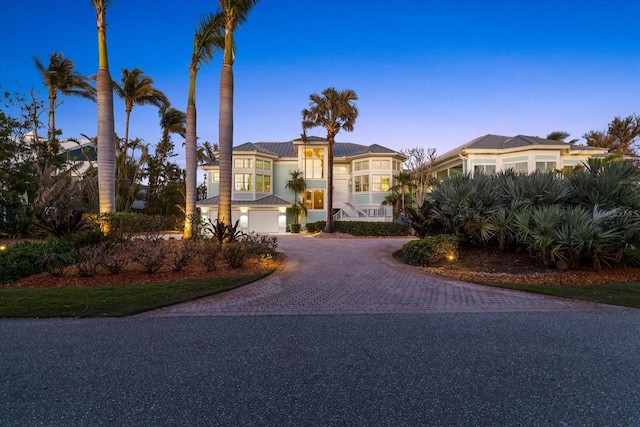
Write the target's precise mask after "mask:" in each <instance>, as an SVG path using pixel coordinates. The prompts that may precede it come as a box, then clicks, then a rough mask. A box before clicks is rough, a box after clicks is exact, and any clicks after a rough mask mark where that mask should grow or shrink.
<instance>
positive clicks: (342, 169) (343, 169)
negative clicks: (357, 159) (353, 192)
mask: <svg viewBox="0 0 640 427" xmlns="http://www.w3.org/2000/svg"><path fill="white" fill-rule="evenodd" d="M348 173H349V171H348V168H347V166H344V165H340V166H334V167H333V174H334V175H346V174H348Z"/></svg>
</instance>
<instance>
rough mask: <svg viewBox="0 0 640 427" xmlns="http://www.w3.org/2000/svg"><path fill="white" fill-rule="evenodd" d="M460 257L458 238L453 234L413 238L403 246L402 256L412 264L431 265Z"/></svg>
mask: <svg viewBox="0 0 640 427" xmlns="http://www.w3.org/2000/svg"><path fill="white" fill-rule="evenodd" d="M449 256H453V257H454V258H458V238H457V237H456V236H455V235H453V234H437V235H435V236H427V237H425V238H423V239H420V240H412V241H410V242H407V243H405V244H404V245H403V246H402V257H403V258H404V260H405V261H406V262H407V263H408V264H411V265H420V266H430V265H435V264H440V263H443V262H445V261H447V259H448V257H449Z"/></svg>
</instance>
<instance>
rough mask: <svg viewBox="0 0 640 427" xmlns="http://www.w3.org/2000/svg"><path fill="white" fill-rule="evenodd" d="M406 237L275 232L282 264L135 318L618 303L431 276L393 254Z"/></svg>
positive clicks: (597, 307)
mask: <svg viewBox="0 0 640 427" xmlns="http://www.w3.org/2000/svg"><path fill="white" fill-rule="evenodd" d="M409 240H410V239H409V238H354V239H338V238H335V239H334V238H315V237H312V236H309V235H304V234H303V235H283V236H278V250H279V251H281V252H283V253H284V254H285V256H286V262H285V265H284V267H283V268H282V269H281V270H279V271H278V272H276V273H274V274H271V275H270V276H268V277H266V278H264V279H261V280H259V281H256V282H254V283H251V284H248V285H245V286H243V287H241V288H237V289H235V290H232V291H228V292H223V293H220V294H216V295H212V296H209V297H205V298H201V299H198V300H195V301H190V302H187V303H183V304H178V305H174V306H170V307H165V308H161V309H158V310H154V311H150V312H147V313H142V314H140V315H139V316H141V317H176V316H251V315H319V314H403V313H406V314H409V313H464V312H467V313H481V312H542V311H546V312H552V311H617V310H626V309H625V308H622V307H615V306H609V305H605V304H597V303H591V302H585V301H578V300H570V299H564V298H555V297H549V296H544V295H538V294H531V293H526V292H520V291H513V290H508V289H500V288H494V287H490V286H483V285H477V284H472V283H467V282H461V281H456V280H450V279H445V278H441V277H438V276H434V275H431V274H428V273H425V272H424V271H422V270H420V269H418V268H416V267H412V266H408V265H406V264H403V263H401V262H399V261H398V260H396V259H395V258H393V255H392V254H393V252H394V251H396V250H398V249H400V248H401V247H402V245H403V244H404V243H406V242H407V241H409Z"/></svg>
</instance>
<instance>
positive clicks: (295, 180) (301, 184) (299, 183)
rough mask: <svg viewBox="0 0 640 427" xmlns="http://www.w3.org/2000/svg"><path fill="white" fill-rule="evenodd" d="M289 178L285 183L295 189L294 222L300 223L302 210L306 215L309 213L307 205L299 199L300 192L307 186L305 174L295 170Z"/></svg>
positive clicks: (285, 185)
mask: <svg viewBox="0 0 640 427" xmlns="http://www.w3.org/2000/svg"><path fill="white" fill-rule="evenodd" d="M289 177H290V178H289V180H288V181H287V182H286V183H285V184H284V187H285V188H288V189H289V190H291V191H293V203H292V204H291V209H292V210H293V215H294V217H293V223H294V224H298V223H299V218H298V217H299V215H300V212H303V213H304V214H305V215H306V214H307V207H306V206H305V204H304V203H302V201H301V200H299V199H298V194H300V193H302V192H303V191H304V190H305V188H307V184H306V182H305V180H304V174H303V173H302V171H301V170H293V171H290V172H289Z"/></svg>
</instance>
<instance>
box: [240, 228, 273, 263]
mask: <svg viewBox="0 0 640 427" xmlns="http://www.w3.org/2000/svg"><path fill="white" fill-rule="evenodd" d="M242 241H243V243H245V244H246V245H247V246H248V251H249V256H250V257H254V258H256V259H257V260H258V261H260V260H262V259H265V258H269V257H273V256H275V255H276V249H278V238H277V237H276V236H266V235H263V234H256V233H251V234H245V236H244V237H243V240H242Z"/></svg>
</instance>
